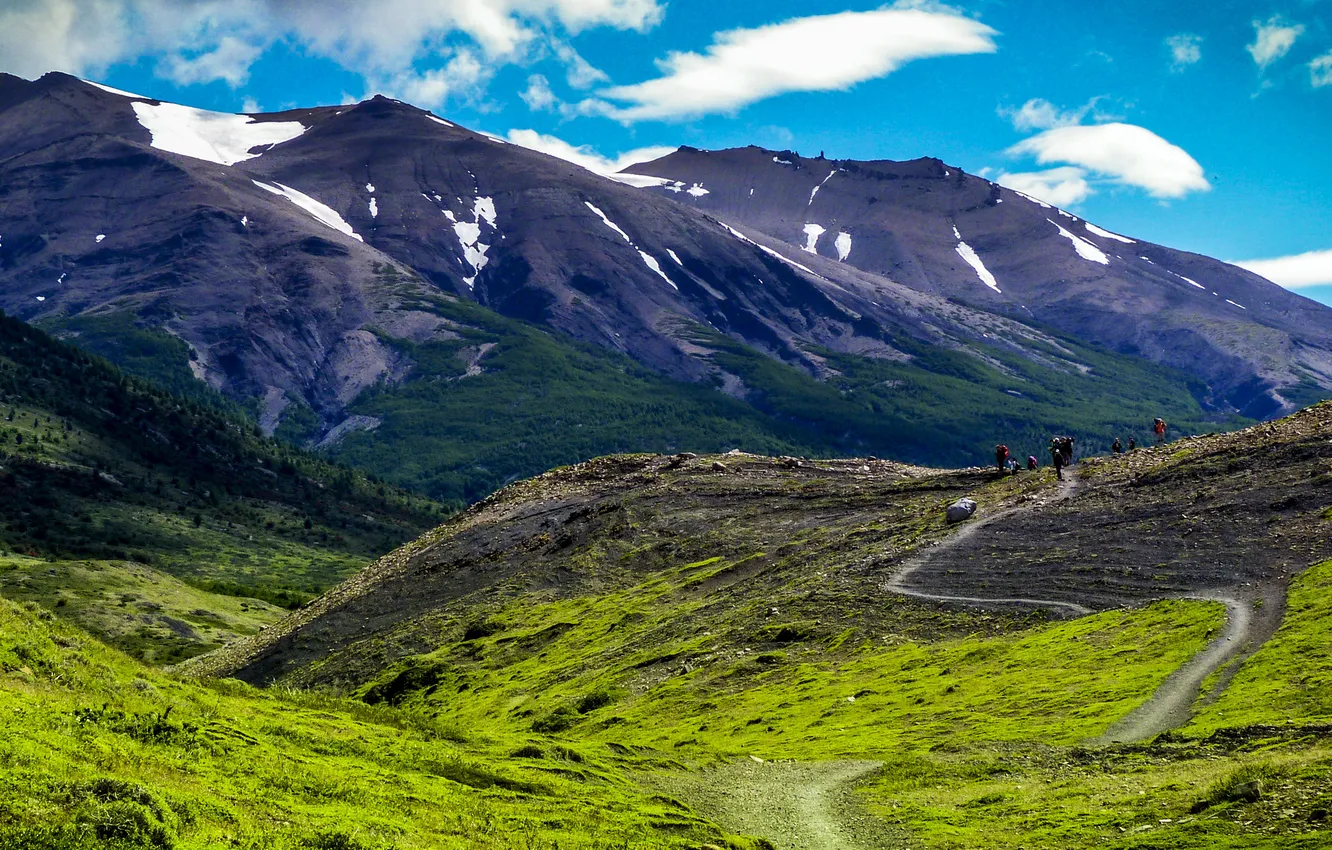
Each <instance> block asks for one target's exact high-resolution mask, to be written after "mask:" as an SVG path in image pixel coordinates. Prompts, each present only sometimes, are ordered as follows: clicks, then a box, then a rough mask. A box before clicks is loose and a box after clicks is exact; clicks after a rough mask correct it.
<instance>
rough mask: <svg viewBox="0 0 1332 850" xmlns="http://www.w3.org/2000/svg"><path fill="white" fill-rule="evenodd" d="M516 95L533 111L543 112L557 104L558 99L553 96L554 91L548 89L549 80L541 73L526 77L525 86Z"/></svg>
mask: <svg viewBox="0 0 1332 850" xmlns="http://www.w3.org/2000/svg"><path fill="white" fill-rule="evenodd" d="M518 96H519V97H520V98H522V100H523V103H526V104H527V108H528V109H530V110H532V111H533V112H545V111H547V110H551V109H554V108H556V107H557V106H558V105H559V99H558V98H556V97H555V92H553V91H551V90H550V80H547V79H546V78H545V77H544V76H542V75H541V74H533V75H532V76H530V77H528V78H527V88H525V89H523V90H522V91H521V92H519V94H518Z"/></svg>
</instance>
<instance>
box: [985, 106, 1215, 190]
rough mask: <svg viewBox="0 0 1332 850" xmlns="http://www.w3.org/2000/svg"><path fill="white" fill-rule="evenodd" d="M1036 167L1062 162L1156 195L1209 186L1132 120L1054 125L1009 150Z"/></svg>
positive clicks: (1174, 150) (1179, 153) (1190, 164)
mask: <svg viewBox="0 0 1332 850" xmlns="http://www.w3.org/2000/svg"><path fill="white" fill-rule="evenodd" d="M1008 152H1009V153H1010V154H1015V155H1023V154H1030V155H1032V156H1034V157H1035V158H1036V161H1037V162H1039V163H1040V164H1042V165H1050V164H1056V163H1064V164H1068V165H1075V166H1078V167H1080V168H1084V169H1087V170H1088V171H1091V172H1095V173H1097V174H1098V175H1102V176H1104V177H1105V178H1107V179H1110V180H1113V181H1115V182H1118V183H1123V184H1126V185H1130V186H1139V187H1141V188H1143V189H1146V190H1147V191H1148V193H1150V194H1151V195H1153V196H1154V197H1158V198H1179V197H1183V196H1184V195H1186V194H1188V193H1189V192H1205V191H1207V190H1209V189H1211V188H1212V187H1211V184H1209V183H1208V182H1207V179H1206V178H1205V177H1204V176H1203V169H1202V166H1201V165H1199V164H1198V162H1197V161H1196V160H1195V159H1194V158H1193V157H1191V156H1189V154H1188V152H1187V151H1185V150H1184V149H1183V148H1181V147H1178V146H1176V145H1172V144H1171V143H1170V142H1167V141H1166V140H1165V139H1163V138H1161V137H1160V136H1158V135H1156V134H1155V133H1153V132H1152V131H1151V130H1148V129H1147V128H1145V127H1139V126H1137V125H1135V124H1122V123H1118V122H1115V123H1110V124H1095V125H1091V126H1075V127H1055V128H1054V129H1051V130H1046V131H1045V132H1043V133H1041V134H1039V135H1036V136H1033V137H1031V138H1030V139H1026V140H1025V141H1022V142H1019V143H1018V144H1016V145H1014V146H1013V147H1011V148H1009V150H1008Z"/></svg>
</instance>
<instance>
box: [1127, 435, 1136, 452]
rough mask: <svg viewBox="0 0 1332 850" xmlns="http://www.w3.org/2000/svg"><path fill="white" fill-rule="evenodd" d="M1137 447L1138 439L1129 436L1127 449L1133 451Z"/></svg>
mask: <svg viewBox="0 0 1332 850" xmlns="http://www.w3.org/2000/svg"><path fill="white" fill-rule="evenodd" d="M1137 447H1138V441H1137V440H1135V439H1133V438H1132V437H1129V451H1133V450H1134V449H1136V448H1137Z"/></svg>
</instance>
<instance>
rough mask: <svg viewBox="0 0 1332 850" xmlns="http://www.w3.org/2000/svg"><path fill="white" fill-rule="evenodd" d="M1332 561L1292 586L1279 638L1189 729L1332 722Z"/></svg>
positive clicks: (1248, 664) (1203, 730)
mask: <svg viewBox="0 0 1332 850" xmlns="http://www.w3.org/2000/svg"><path fill="white" fill-rule="evenodd" d="M1330 624H1332V561H1328V562H1325V563H1322V564H1318V565H1316V566H1314V567H1311V568H1309V569H1308V570H1306V571H1305V572H1304V573H1302V574H1301V575H1299V576H1297V577H1296V578H1295V579H1294V580H1293V581H1292V582H1291V584H1290V591H1289V594H1288V600H1287V609H1286V615H1285V618H1284V619H1283V620H1282V623H1281V628H1280V629H1279V630H1278V631H1277V633H1276V635H1275V636H1274V637H1273V638H1272V639H1271V640H1270V641H1268V642H1267V644H1266V645H1264V646H1263V648H1262V649H1260V650H1258V652H1257V653H1256V654H1255V655H1254V656H1253V657H1252V658H1250V659H1249V660H1248V661H1247V662H1246V663H1245V665H1244V666H1243V667H1242V668H1241V669H1240V670H1239V672H1237V673H1236V674H1235V677H1234V679H1232V680H1231V682H1230V686H1229V687H1228V688H1227V689H1226V691H1225V692H1224V693H1223V694H1221V696H1220V697H1219V698H1218V699H1217V700H1216V701H1215V702H1214V703H1211V704H1210V705H1204V706H1202V707H1201V709H1200V711H1199V713H1198V715H1197V716H1196V717H1195V718H1194V720H1193V722H1192V723H1191V724H1190V726H1189V731H1190V732H1194V733H1198V734H1204V733H1207V732H1211V731H1213V730H1216V729H1219V728H1222V727H1228V726H1247V725H1250V724H1255V723H1264V724H1283V723H1332V643H1330V642H1329V638H1328V628H1329V625H1330Z"/></svg>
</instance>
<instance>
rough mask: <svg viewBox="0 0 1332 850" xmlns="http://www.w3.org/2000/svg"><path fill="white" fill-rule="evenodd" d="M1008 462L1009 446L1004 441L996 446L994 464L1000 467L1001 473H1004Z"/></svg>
mask: <svg viewBox="0 0 1332 850" xmlns="http://www.w3.org/2000/svg"><path fill="white" fill-rule="evenodd" d="M1007 463H1008V446H1005V445H1004V444H1003V443H1000V444H999V445H997V446H995V447H994V465H995V466H997V467H999V474H1000V475H1003V474H1004V465H1005V464H1007Z"/></svg>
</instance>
